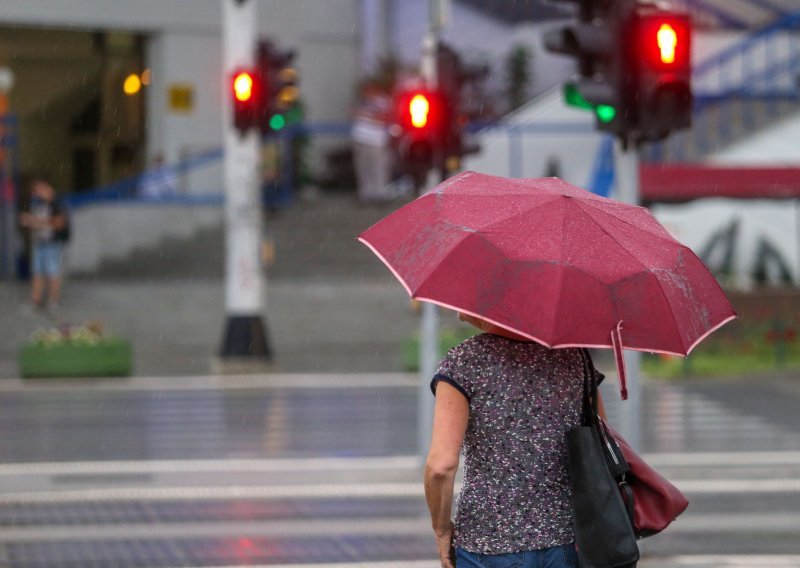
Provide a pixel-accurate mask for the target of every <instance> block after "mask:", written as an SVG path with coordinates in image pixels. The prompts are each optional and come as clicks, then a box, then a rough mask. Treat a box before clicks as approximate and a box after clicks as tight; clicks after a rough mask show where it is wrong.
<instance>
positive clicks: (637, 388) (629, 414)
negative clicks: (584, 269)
mask: <svg viewBox="0 0 800 568" xmlns="http://www.w3.org/2000/svg"><path fill="white" fill-rule="evenodd" d="M614 162H615V165H614V171H615V176H614V178H615V185H616V187H615V189H616V197H617V199H618V200H619V201H622V202H623V203H631V204H633V205H638V204H639V201H640V198H639V196H640V191H639V154H638V152H637V150H636V144H635V143H629V144H624V145H623V143H622V141H620V140H619V139H617V140H616V141H615V143H614ZM622 325H623V326H624V325H625V322H623V324H622ZM623 357H624V360H625V370H626V372H627V375H628V400H627V401H625V402H623V403H622V405H621V414H620V417H621V424H620V429H621V431H622V435H623V436H624V437H625V439H626V440H627V441H628V443H629V444H630V445H631V446H632V447H633V448H634V449H638V450H640V449H641V440H642V433H641V432H642V424H643V421H642V399H641V392H642V389H641V383H640V379H641V372H640V371H641V366H642V354H641V353H640V352H639V351H625V352H624V354H623Z"/></svg>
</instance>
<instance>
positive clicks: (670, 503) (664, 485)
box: [600, 418, 689, 538]
mask: <svg viewBox="0 0 800 568" xmlns="http://www.w3.org/2000/svg"><path fill="white" fill-rule="evenodd" d="M600 421H601V424H602V426H603V427H604V428H605V430H606V432H607V433H608V435H609V436H610V437H611V438H613V440H614V442H615V443H616V445H617V447H619V450H620V452H621V453H622V456H623V457H624V458H625V461H626V462H627V464H628V470H629V471H628V473H626V474H625V481H626V483H627V485H628V487H630V490H631V492H632V494H633V531H634V533H635V534H636V536H637V537H638V538H645V537H648V536H652V535H654V534H658V533H660V532H661V531H663V530H664V529H665V528H667V526H669V524H670V523H671V522H672V521H674V520H675V519H676V518H678V515H680V514H681V513H683V512H684V511H685V510H686V508H687V507H688V506H689V500H688V499H687V498H686V496H685V495H684V494H683V493H681V492H680V490H679V489H678V488H677V487H675V486H674V485H673V484H672V483H670V482H669V481H667V480H666V479H665V478H664V477H663V476H662V475H661V474H659V473H658V472H657V471H656V470H654V469H653V468H652V467H651V466H650V465H649V464H648V463H647V462H646V461H644V460H643V459H642V458H641V457H640V456H639V455H638V454H637V453H636V452H634V451H633V449H632V448H631V447H630V445H629V444H628V442H626V441H625V439H624V438H623V437H622V436H620V435H619V434H618V433H617V432H615V431H614V429H613V428H611V426H609V425H608V424H606V423H605V422H604V421H603V419H602V418H601V419H600Z"/></svg>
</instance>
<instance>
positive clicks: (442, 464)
mask: <svg viewBox="0 0 800 568" xmlns="http://www.w3.org/2000/svg"><path fill="white" fill-rule="evenodd" d="M468 420H469V404H468V403H467V399H465V398H464V395H463V394H461V393H460V392H459V391H458V390H456V388H455V387H453V386H452V385H450V384H448V383H445V382H440V383H439V384H438V385H437V387H436V406H435V410H434V416H433V436H432V437H431V447H430V451H429V452H428V459H427V460H426V462H425V499H426V500H427V502H428V510H429V511H430V514H431V525H432V526H433V532H434V534H435V536H436V546H437V548H438V550H439V560H440V561H441V564H442V566H443V567H444V568H455V559H454V558H453V550H452V540H453V521H452V520H451V510H452V507H453V487H454V485H455V479H456V470H457V469H458V461H459V455H460V453H461V444H462V443H463V441H464V435H465V433H466V431H467V422H468Z"/></svg>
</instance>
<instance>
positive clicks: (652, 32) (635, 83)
mask: <svg viewBox="0 0 800 568" xmlns="http://www.w3.org/2000/svg"><path fill="white" fill-rule="evenodd" d="M561 1H562V2H570V3H573V4H577V5H578V9H579V10H578V18H577V21H574V22H570V23H568V24H561V25H559V26H558V27H556V28H554V29H553V30H550V31H549V32H547V33H546V34H545V37H544V42H545V47H546V49H547V50H548V51H550V52H553V53H557V54H562V55H569V56H571V57H573V58H574V59H575V60H576V63H577V68H578V76H577V78H576V79H575V80H574V81H570V82H568V83H567V84H566V85H565V89H564V95H565V97H564V98H565V101H566V102H567V104H572V105H574V106H579V107H586V108H591V109H592V110H593V111H594V113H595V124H596V127H597V129H598V130H600V131H604V132H609V133H611V134H614V135H615V136H618V137H619V138H620V139H621V140H622V141H623V142H624V143H626V144H627V143H628V142H633V143H640V142H644V141H655V140H660V139H662V138H664V137H666V136H667V135H669V133H670V132H671V131H673V130H678V129H681V128H687V127H688V126H690V125H691V111H692V92H691V84H690V76H691V61H690V56H691V49H690V48H691V38H690V36H691V24H690V21H689V18H688V16H687V15H686V14H684V13H682V12H677V11H674V10H667V9H661V8H658V7H657V6H655V5H653V4H640V3H638V2H637V1H636V0H561Z"/></svg>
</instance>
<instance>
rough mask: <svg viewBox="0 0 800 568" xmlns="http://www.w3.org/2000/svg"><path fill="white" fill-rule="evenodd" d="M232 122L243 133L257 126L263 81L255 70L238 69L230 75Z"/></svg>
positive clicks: (261, 101)
mask: <svg viewBox="0 0 800 568" xmlns="http://www.w3.org/2000/svg"><path fill="white" fill-rule="evenodd" d="M231 93H232V99H233V124H234V126H235V127H236V129H237V130H238V131H239V133H240V134H242V135H244V134H245V133H246V132H247V131H248V130H250V129H251V128H255V127H257V126H258V118H259V115H260V113H261V106H262V104H263V83H262V81H261V80H260V77H259V76H258V74H257V73H256V72H254V71H253V70H249V69H238V70H236V71H235V72H234V73H233V76H232V77H231Z"/></svg>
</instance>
